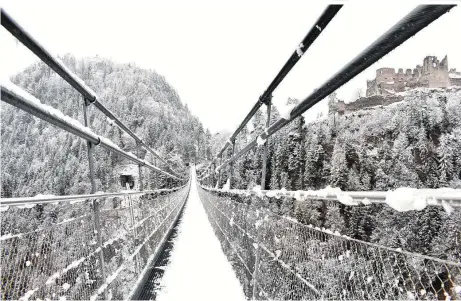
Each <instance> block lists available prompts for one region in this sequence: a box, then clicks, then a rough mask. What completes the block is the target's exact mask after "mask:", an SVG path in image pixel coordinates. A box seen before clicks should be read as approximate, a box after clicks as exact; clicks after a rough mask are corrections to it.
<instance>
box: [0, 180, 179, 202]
mask: <svg viewBox="0 0 461 301" xmlns="http://www.w3.org/2000/svg"><path fill="white" fill-rule="evenodd" d="M185 186H186V185H182V186H179V187H176V188H170V189H156V190H144V191H126V192H103V193H95V194H77V195H61V196H58V195H50V196H39V197H21V198H2V199H0V206H24V205H35V204H47V203H56V202H72V201H78V200H93V199H100V198H106V197H122V196H126V195H144V194H149V193H156V192H157V193H161V192H174V191H177V190H179V189H182V188H184V187H185Z"/></svg>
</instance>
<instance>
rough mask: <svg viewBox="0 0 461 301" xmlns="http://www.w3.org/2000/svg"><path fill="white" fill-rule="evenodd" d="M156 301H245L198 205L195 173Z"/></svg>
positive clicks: (200, 205)
mask: <svg viewBox="0 0 461 301" xmlns="http://www.w3.org/2000/svg"><path fill="white" fill-rule="evenodd" d="M160 287H162V289H161V290H160V292H159V293H158V295H157V298H156V300H160V301H166V300H172V301H177V300H213V301H215V300H245V295H244V294H243V290H242V287H241V285H240V283H239V281H238V280H237V278H236V276H235V273H234V271H233V270H232V267H231V265H230V263H229V262H228V261H227V258H226V256H225V255H224V253H223V252H222V250H221V246H220V244H219V241H218V239H217V238H216V236H215V235H214V232H213V229H212V228H211V225H210V223H209V221H208V218H207V216H206V213H205V210H204V209H203V206H202V204H201V202H200V199H199V196H198V192H197V187H196V182H195V170H194V169H192V186H191V191H190V194H189V200H188V202H187V204H186V208H185V212H184V215H183V218H182V220H181V222H180V225H179V229H178V237H177V239H176V241H175V243H174V247H173V251H172V252H171V259H170V264H169V265H168V267H167V268H166V271H165V274H164V276H163V278H162V280H161V285H160Z"/></svg>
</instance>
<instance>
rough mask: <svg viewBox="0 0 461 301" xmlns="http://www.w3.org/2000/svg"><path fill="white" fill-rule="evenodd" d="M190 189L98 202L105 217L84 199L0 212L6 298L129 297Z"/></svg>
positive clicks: (113, 198)
mask: <svg viewBox="0 0 461 301" xmlns="http://www.w3.org/2000/svg"><path fill="white" fill-rule="evenodd" d="M189 188H190V183H188V184H187V185H185V186H183V187H180V188H177V189H171V190H168V191H165V190H164V191H151V192H145V193H143V194H120V195H119V196H109V197H99V198H97V202H98V203H99V207H100V210H99V214H98V215H96V214H95V211H93V209H92V207H93V202H92V201H90V200H85V199H83V200H82V199H80V198H76V199H75V200H66V201H62V202H58V203H51V204H28V203H24V205H22V206H21V205H16V206H8V207H0V208H2V211H3V212H2V225H1V237H0V240H1V271H2V273H1V278H2V283H1V285H2V289H1V298H2V300H4V299H13V300H17V299H29V298H33V299H42V300H46V299H54V300H55V299H59V300H66V299H67V300H96V299H127V298H129V297H130V294H132V293H133V291H134V289H135V288H136V287H137V286H138V285H140V284H141V283H142V278H143V276H144V274H145V272H146V269H147V267H148V265H149V264H150V263H151V262H152V261H153V260H154V259H155V258H156V256H158V255H159V252H160V250H161V247H162V245H163V243H164V242H165V238H166V237H167V236H168V233H169V231H170V230H171V228H172V226H173V225H174V223H175V221H176V220H177V218H178V217H179V213H180V212H181V210H182V208H183V206H184V204H185V201H186V199H187V195H188V193H189ZM95 219H98V223H95V221H94V220H95ZM96 224H99V225H100V231H101V233H100V237H101V245H100V244H99V243H98V235H97V234H98V233H97V230H96V228H95V225H96ZM101 254H102V258H103V260H102V263H103V264H102V265H101V262H100V261H101V257H100V255H101ZM101 267H102V268H103V270H101ZM104 275H106V276H105V277H104Z"/></svg>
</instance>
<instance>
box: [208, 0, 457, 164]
mask: <svg viewBox="0 0 461 301" xmlns="http://www.w3.org/2000/svg"><path fill="white" fill-rule="evenodd" d="M453 7H455V5H419V6H418V7H416V8H415V9H414V10H413V11H411V12H410V13H409V14H407V15H406V16H405V17H404V18H403V19H401V20H400V21H399V22H397V23H396V24H395V25H394V26H392V27H391V28H390V29H389V30H388V31H387V32H385V33H384V34H383V35H381V36H380V37H379V38H378V39H377V40H376V41H375V42H373V43H372V44H371V45H370V46H368V47H367V48H366V49H365V50H363V51H362V53H360V54H359V55H358V56H356V57H355V58H354V59H353V60H351V61H350V62H349V63H348V64H347V65H345V66H344V67H343V68H342V69H341V70H339V71H338V72H337V73H336V74H335V75H333V76H332V77H331V78H330V79H328V80H327V81H326V82H325V83H324V84H323V85H322V86H320V88H318V89H316V90H315V91H314V92H313V93H312V94H310V95H309V96H308V97H306V98H305V99H304V100H303V101H302V102H301V103H299V104H298V105H297V106H296V107H294V108H293V110H292V111H291V114H290V118H289V119H283V118H281V119H279V120H278V121H277V122H275V123H274V124H272V125H271V126H270V127H269V128H267V130H266V131H265V132H264V133H262V134H261V135H260V139H262V140H266V139H267V138H268V137H270V136H272V135H273V134H274V133H276V132H278V131H279V130H280V129H281V128H282V127H284V126H285V125H287V124H288V123H290V122H291V121H292V120H294V119H295V118H296V117H299V116H300V115H301V114H303V113H304V112H305V111H306V110H308V109H309V108H311V107H312V106H314V105H315V104H317V103H318V102H320V101H321V100H323V99H324V98H325V97H327V96H328V95H330V94H331V93H333V92H334V91H336V90H337V89H338V88H339V87H341V86H342V85H344V84H345V83H347V82H348V81H349V80H351V79H352V78H354V77H355V76H356V75H358V74H359V73H360V72H362V71H363V70H365V69H366V68H368V67H369V66H371V65H372V64H373V63H375V62H376V61H378V60H379V59H380V58H382V57H383V56H385V55H386V54H388V53H389V52H391V51H392V50H393V49H395V48H397V47H398V46H399V45H400V44H402V43H403V42H405V41H406V40H408V39H409V38H411V37H412V36H413V35H415V34H416V33H418V32H419V31H420V30H421V29H423V28H425V27H426V26H428V25H429V24H430V23H432V22H433V21H435V20H436V19H437V18H439V17H440V16H442V15H443V14H445V13H447V12H448V11H449V10H450V9H452V8H453ZM256 146H257V139H254V140H253V141H252V142H250V143H249V144H247V145H246V146H245V147H244V148H243V149H242V150H240V151H239V152H238V153H236V154H235V155H233V156H232V157H231V158H229V159H228V160H226V161H224V162H223V163H222V164H221V165H220V166H218V167H217V170H218V171H219V170H221V169H222V168H224V167H226V166H227V165H229V164H230V163H232V162H234V161H235V160H237V159H238V158H240V157H241V156H243V155H244V154H246V153H247V152H249V151H250V150H251V149H253V148H254V147H256Z"/></svg>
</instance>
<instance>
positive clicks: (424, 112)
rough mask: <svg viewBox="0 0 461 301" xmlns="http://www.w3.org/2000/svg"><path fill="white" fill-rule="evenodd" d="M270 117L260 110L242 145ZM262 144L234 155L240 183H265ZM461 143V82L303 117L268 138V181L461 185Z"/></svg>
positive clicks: (360, 186) (370, 186) (314, 185)
mask: <svg viewBox="0 0 461 301" xmlns="http://www.w3.org/2000/svg"><path fill="white" fill-rule="evenodd" d="M290 101H292V102H296V100H290ZM273 112H274V113H273V114H274V115H273V117H272V120H273V121H274V120H276V118H278V116H279V114H278V112H277V109H276V108H275V107H274V109H273ZM264 119H265V118H264V116H263V113H261V112H259V113H258V114H257V115H256V116H255V117H254V118H253V120H252V123H253V125H252V127H254V128H255V130H254V131H253V133H249V132H248V128H245V129H244V130H243V132H242V134H240V135H239V139H237V146H236V149H237V150H238V149H241V148H242V147H243V146H244V145H245V144H246V143H248V142H249V141H250V139H254V138H255V137H256V136H257V135H258V134H259V133H261V131H262V130H263V128H264ZM262 149H263V148H262V147H259V148H258V149H256V150H253V151H251V152H249V153H248V154H247V155H246V156H244V157H243V158H241V159H239V160H238V161H237V162H236V163H235V169H234V175H235V178H234V179H233V186H234V185H235V186H234V187H233V188H241V189H246V188H252V187H253V186H255V185H259V182H260V177H261V164H262V159H261V154H262ZM460 149H461V89H460V88H455V87H453V88H450V89H448V90H442V89H417V90H411V91H407V92H406V94H405V96H404V100H403V101H402V102H399V103H395V104H392V105H390V106H387V107H381V106H377V107H373V108H371V109H368V110H361V111H357V112H354V113H349V114H346V115H343V116H338V115H336V116H334V115H329V116H328V118H326V119H324V120H320V121H316V122H313V123H309V124H306V123H305V120H304V119H303V117H301V118H297V119H296V120H294V121H293V122H292V123H291V124H290V125H288V126H287V127H285V128H284V129H282V130H281V131H280V132H278V133H277V134H275V135H274V136H272V137H271V138H270V139H269V158H268V180H267V186H266V187H265V188H266V189H280V188H282V187H283V188H285V189H287V190H300V189H320V188H324V187H325V186H327V185H331V186H334V187H340V188H341V189H343V190H389V189H395V188H397V187H402V186H409V187H415V188H439V187H452V188H460V187H461V180H460V179H461V152H460V151H459V150H460ZM221 180H222V181H223V183H224V182H225V180H226V177H221ZM223 183H221V184H220V185H221V186H222V185H223Z"/></svg>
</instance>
